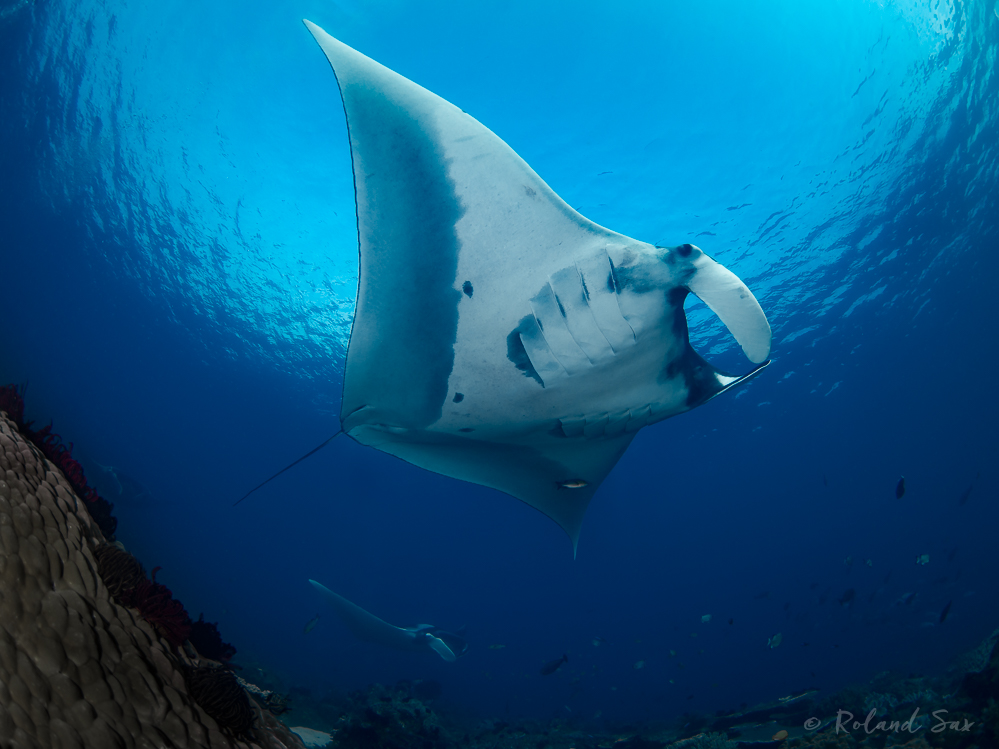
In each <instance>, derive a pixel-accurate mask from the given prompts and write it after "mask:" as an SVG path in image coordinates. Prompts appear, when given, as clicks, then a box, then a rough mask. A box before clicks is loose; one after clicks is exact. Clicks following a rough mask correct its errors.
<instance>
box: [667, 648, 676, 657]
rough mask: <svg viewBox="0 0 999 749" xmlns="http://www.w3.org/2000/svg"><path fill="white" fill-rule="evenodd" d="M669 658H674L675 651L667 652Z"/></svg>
mask: <svg viewBox="0 0 999 749" xmlns="http://www.w3.org/2000/svg"><path fill="white" fill-rule="evenodd" d="M669 657H670V658H676V651H675V650H671V651H669Z"/></svg>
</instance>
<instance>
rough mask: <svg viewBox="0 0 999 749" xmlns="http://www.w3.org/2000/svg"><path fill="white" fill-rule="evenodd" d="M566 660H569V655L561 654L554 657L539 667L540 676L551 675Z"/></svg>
mask: <svg viewBox="0 0 999 749" xmlns="http://www.w3.org/2000/svg"><path fill="white" fill-rule="evenodd" d="M568 662H569V656H568V655H563V656H562V657H561V658H556V659H555V660H553V661H548V663H546V664H545V665H543V666H542V667H541V671H540V673H541V675H542V676H551V675H552V674H553V673H555V672H556V671H558V670H559V669H560V668H562V664H563V663H568Z"/></svg>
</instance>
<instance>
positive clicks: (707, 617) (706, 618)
mask: <svg viewBox="0 0 999 749" xmlns="http://www.w3.org/2000/svg"><path fill="white" fill-rule="evenodd" d="M710 621H711V614H705V615H704V616H702V617H701V624H707V623H708V622H710Z"/></svg>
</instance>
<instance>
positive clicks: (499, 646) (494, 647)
mask: <svg viewBox="0 0 999 749" xmlns="http://www.w3.org/2000/svg"><path fill="white" fill-rule="evenodd" d="M505 647H506V645H490V646H489V648H488V649H489V650H502V649H503V648H505Z"/></svg>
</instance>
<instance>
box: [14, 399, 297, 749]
mask: <svg viewBox="0 0 999 749" xmlns="http://www.w3.org/2000/svg"><path fill="white" fill-rule="evenodd" d="M103 543H104V538H103V536H102V535H101V532H100V530H99V529H98V528H97V527H96V525H95V523H94V521H93V520H92V519H91V517H90V515H88V513H87V512H86V510H85V509H84V507H83V503H82V500H80V499H79V498H78V497H77V496H76V495H75V494H74V493H73V491H72V489H71V487H70V484H69V482H68V481H67V480H66V478H65V476H63V475H62V473H61V472H60V471H59V470H58V469H56V468H55V466H54V465H53V464H52V463H51V462H50V461H48V460H46V459H45V457H44V456H43V455H42V454H41V453H40V452H39V451H38V449H37V448H35V447H33V446H32V445H31V444H30V443H28V442H27V441H26V440H25V439H24V438H23V437H22V436H21V434H20V433H19V432H18V431H17V427H16V426H15V425H14V423H13V422H12V421H10V420H9V419H8V418H7V417H6V415H5V414H3V413H0V749H15V747H16V749H42V748H48V747H52V748H53V749H57V748H58V749H63V748H64V749H84V748H85V747H87V748H89V747H101V748H103V747H109V748H110V747H129V748H131V747H143V748H144V747H213V748H219V747H247V748H248V747H267V748H269V749H270V748H273V749H284V748H286V747H302V746H303V744H302V743H301V740H300V739H299V738H298V737H297V736H295V735H294V734H292V733H291V732H290V731H289V730H288V729H287V728H286V727H285V726H283V725H282V724H280V723H279V722H278V721H276V720H275V719H274V718H273V716H271V715H270V714H269V713H267V712H266V711H262V710H261V709H260V707H259V706H258V705H256V703H253V702H252V701H251V702H250V705H251V707H252V709H253V713H254V715H255V725H256V728H255V729H254V730H253V734H252V736H253V738H252V740H241V739H237V738H233V737H232V736H229V735H226V732H225V731H223V729H222V728H220V726H219V725H218V723H217V722H216V721H215V720H214V719H213V718H212V717H211V716H209V715H208V714H207V713H206V712H205V711H204V710H203V709H202V708H200V707H199V706H198V704H197V703H196V702H195V701H194V699H193V698H192V696H191V695H190V693H189V691H188V687H187V685H186V684H185V681H184V669H185V668H186V667H193V666H196V665H198V664H196V663H193V662H191V661H189V660H187V659H186V658H185V656H184V655H183V653H180V652H178V651H176V650H174V649H173V648H171V647H170V645H169V644H168V643H167V642H166V641H164V640H163V639H162V638H161V637H160V636H159V635H158V634H157V632H156V631H155V630H154V629H153V628H152V627H151V626H150V625H149V623H148V622H145V621H143V620H142V619H141V618H140V617H139V616H138V615H137V614H136V613H134V612H133V611H131V610H129V609H128V608H125V607H123V606H121V605H119V604H118V603H116V602H115V601H114V599H113V597H112V594H111V592H110V591H109V590H108V588H107V587H106V586H105V584H104V582H103V581H102V580H101V577H100V576H99V575H98V573H97V569H98V561H97V559H95V556H94V550H95V549H96V548H97V547H98V546H100V545H101V544H103Z"/></svg>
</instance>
